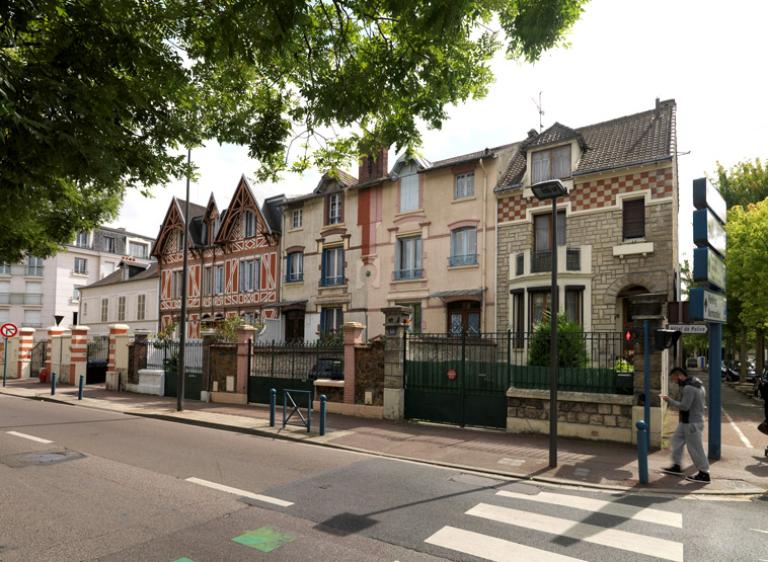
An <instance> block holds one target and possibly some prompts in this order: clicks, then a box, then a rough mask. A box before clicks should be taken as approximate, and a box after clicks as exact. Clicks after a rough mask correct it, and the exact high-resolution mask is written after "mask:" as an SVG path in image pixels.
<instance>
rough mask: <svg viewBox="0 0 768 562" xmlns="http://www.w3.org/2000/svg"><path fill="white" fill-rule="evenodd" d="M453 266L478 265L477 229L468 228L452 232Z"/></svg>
mask: <svg viewBox="0 0 768 562" xmlns="http://www.w3.org/2000/svg"><path fill="white" fill-rule="evenodd" d="M450 264H451V265H452V266H457V265H476V264H477V227H476V226H467V227H461V228H456V229H454V230H452V231H451V261H450Z"/></svg>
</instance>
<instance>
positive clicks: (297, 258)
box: [285, 252, 304, 283]
mask: <svg viewBox="0 0 768 562" xmlns="http://www.w3.org/2000/svg"><path fill="white" fill-rule="evenodd" d="M285 261H286V268H285V281H286V283H296V282H298V281H303V280H304V252H291V253H289V254H288V255H287V256H286V260H285Z"/></svg>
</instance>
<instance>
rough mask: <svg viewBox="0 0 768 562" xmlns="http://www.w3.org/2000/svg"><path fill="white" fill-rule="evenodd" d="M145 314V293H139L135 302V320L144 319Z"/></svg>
mask: <svg viewBox="0 0 768 562" xmlns="http://www.w3.org/2000/svg"><path fill="white" fill-rule="evenodd" d="M146 314H147V295H145V294H143V293H142V294H140V295H139V299H138V302H137V304H136V320H144V317H145V316H146Z"/></svg>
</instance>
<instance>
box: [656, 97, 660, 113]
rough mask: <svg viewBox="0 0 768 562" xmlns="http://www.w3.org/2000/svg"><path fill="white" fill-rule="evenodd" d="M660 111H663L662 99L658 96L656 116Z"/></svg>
mask: <svg viewBox="0 0 768 562" xmlns="http://www.w3.org/2000/svg"><path fill="white" fill-rule="evenodd" d="M660 113H661V100H659V98H656V117H658V116H659V114H660Z"/></svg>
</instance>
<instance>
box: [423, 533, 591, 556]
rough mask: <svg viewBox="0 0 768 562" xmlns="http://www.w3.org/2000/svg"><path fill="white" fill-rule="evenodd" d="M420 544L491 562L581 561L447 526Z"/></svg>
mask: <svg viewBox="0 0 768 562" xmlns="http://www.w3.org/2000/svg"><path fill="white" fill-rule="evenodd" d="M424 542H426V543H429V544H432V545H435V546H439V547H442V548H447V549H450V550H455V551H457V552H462V553H464V554H469V555H471V556H477V557H479V558H485V559H486V560H492V561H493V562H520V560H525V562H583V561H581V560H580V559H579V558H571V557H570V556H563V555H562V554H555V553H554V552H548V551H546V550H540V549H538V548H533V547H530V546H525V545H522V544H518V543H515V542H512V541H507V540H504V539H498V538H496V537H489V536H488V535H483V534H481V533H474V532H472V531H465V530H464V529H457V528H456V527H450V526H445V527H443V528H442V529H440V530H439V531H438V532H436V533H435V534H434V535H432V536H431V537H429V538H428V539H427V540H426V541H424Z"/></svg>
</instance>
